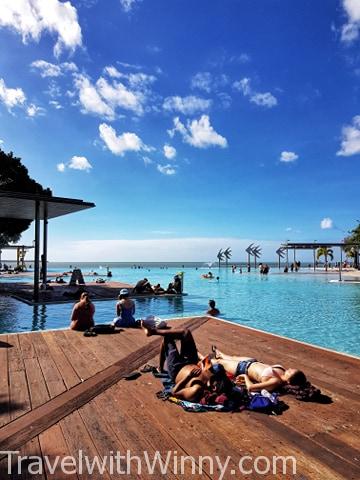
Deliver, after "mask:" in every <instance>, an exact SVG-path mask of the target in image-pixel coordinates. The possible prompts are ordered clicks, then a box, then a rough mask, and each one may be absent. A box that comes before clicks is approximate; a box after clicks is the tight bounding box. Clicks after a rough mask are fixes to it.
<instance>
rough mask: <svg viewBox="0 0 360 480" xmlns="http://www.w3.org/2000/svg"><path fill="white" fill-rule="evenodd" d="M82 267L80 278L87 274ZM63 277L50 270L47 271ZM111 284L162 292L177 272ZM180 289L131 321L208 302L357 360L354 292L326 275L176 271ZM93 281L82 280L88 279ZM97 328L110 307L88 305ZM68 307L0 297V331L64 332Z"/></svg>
mask: <svg viewBox="0 0 360 480" xmlns="http://www.w3.org/2000/svg"><path fill="white" fill-rule="evenodd" d="M96 268H98V267H96V266H93V267H92V268H91V267H90V266H89V267H88V268H84V269H83V271H90V270H92V269H93V270H95V269H96ZM51 270H52V271H53V272H55V271H63V270H61V269H55V268H53V269H50V271H51ZM111 270H112V273H113V278H112V279H113V280H117V281H123V282H129V283H136V281H137V280H139V279H140V278H143V277H144V276H146V277H147V278H149V280H150V281H151V283H158V282H159V283H161V285H163V286H167V284H168V283H169V281H171V279H172V277H173V275H174V274H176V273H177V272H178V271H179V270H181V269H179V268H176V267H169V268H159V267H155V268H153V267H152V268H150V269H147V268H144V269H139V270H138V269H133V268H119V267H115V268H114V267H111ZM183 271H184V272H185V277H184V279H185V280H184V287H185V288H184V290H185V292H187V293H188V294H189V295H187V296H185V297H181V298H161V297H160V298H152V299H145V298H143V299H137V300H136V317H137V318H140V317H144V316H146V315H148V314H150V313H151V314H154V315H158V316H160V317H162V318H174V317H183V316H192V315H199V314H203V313H204V312H205V311H206V308H207V302H208V300H209V299H210V298H213V299H215V300H216V302H217V306H218V307H219V309H220V310H221V312H222V315H221V317H222V318H224V319H227V320H230V321H233V322H235V323H240V324H243V325H248V326H250V327H255V328H259V329H262V330H265V331H268V332H272V333H276V334H279V335H284V336H287V337H290V338H295V339H297V340H301V341H305V342H309V343H313V344H316V345H320V346H323V347H327V348H331V349H334V350H338V351H342V352H347V353H350V354H355V355H360V334H359V332H360V329H359V327H360V285H359V284H344V283H332V282H329V280H330V279H332V278H336V276H332V275H327V276H326V275H321V274H311V273H307V274H301V273H300V274H296V273H294V274H287V275H285V274H278V273H277V272H276V270H275V269H272V272H271V273H270V275H268V276H266V277H262V276H260V275H259V274H258V273H257V272H252V273H251V274H247V273H243V274H239V273H234V274H233V273H232V272H231V269H221V270H218V269H215V268H213V273H214V275H215V276H216V275H219V277H220V278H219V281H216V280H205V279H202V278H201V274H202V273H205V272H206V268H203V269H201V268H200V269H198V270H196V269H195V268H193V267H192V268H184V269H183ZM90 278H91V279H92V278H93V277H87V278H86V280H90ZM95 306H96V315H95V319H96V321H97V322H98V323H104V322H109V321H111V320H112V319H113V317H114V316H115V302H114V301H99V302H95ZM71 309H72V305H70V304H61V305H44V306H37V307H31V306H28V305H26V304H24V303H22V302H18V301H16V300H14V299H11V298H9V297H0V332H2V333H5V332H22V331H30V330H38V329H54V328H63V327H67V326H68V324H69V317H70V313H71Z"/></svg>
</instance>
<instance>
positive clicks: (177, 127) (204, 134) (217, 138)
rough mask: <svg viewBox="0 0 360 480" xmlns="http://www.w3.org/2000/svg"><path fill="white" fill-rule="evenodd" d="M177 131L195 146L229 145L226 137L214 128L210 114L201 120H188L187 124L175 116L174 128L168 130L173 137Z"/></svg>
mask: <svg viewBox="0 0 360 480" xmlns="http://www.w3.org/2000/svg"><path fill="white" fill-rule="evenodd" d="M176 132H178V133H180V134H181V135H182V137H183V141H184V142H186V143H188V144H189V145H192V146H193V147H198V148H208V147H212V146H219V147H222V148H225V147H227V140H226V138H225V137H223V136H221V135H220V134H219V133H217V132H216V131H215V130H214V129H213V127H212V126H211V124H210V119H209V117H208V115H202V116H201V117H200V119H199V120H193V121H192V122H190V120H187V123H186V126H185V125H184V124H183V123H181V121H180V119H179V117H176V118H174V128H173V129H172V130H168V133H169V135H170V136H171V137H173V136H174V135H175V133H176Z"/></svg>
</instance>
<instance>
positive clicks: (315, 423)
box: [0, 317, 360, 480]
mask: <svg viewBox="0 0 360 480" xmlns="http://www.w3.org/2000/svg"><path fill="white" fill-rule="evenodd" d="M173 323H174V324H175V325H186V326H187V327H189V328H191V329H192V331H193V334H194V337H195V340H196V343H197V345H198V347H199V350H200V351H202V352H204V353H207V352H209V351H210V347H211V344H216V345H217V346H218V348H219V349H220V350H223V351H225V352H226V353H229V354H234V355H243V356H253V357H256V358H259V359H261V360H262V361H264V362H268V363H270V364H273V363H278V362H281V363H282V364H284V365H285V366H294V367H297V368H301V369H303V370H304V371H305V373H306V374H307V376H308V377H309V379H310V380H311V382H312V383H313V384H314V385H316V386H318V387H319V388H321V390H322V392H323V393H324V394H325V395H328V396H330V397H331V399H332V403H329V404H318V403H307V402H300V401H297V400H296V399H295V398H294V397H292V396H284V397H282V399H283V400H284V402H285V403H286V404H287V405H288V407H289V408H288V409H287V410H286V411H285V412H284V413H283V414H282V415H280V416H276V417H275V416H267V415H264V414H257V413H254V412H248V411H245V412H241V413H215V412H212V413H205V414H204V413H202V414H196V413H187V412H185V411H183V410H182V409H181V408H180V407H178V406H176V405H174V404H171V403H169V402H162V401H161V400H159V399H157V398H156V395H155V393H156V392H157V391H158V390H160V389H161V384H160V382H159V381H158V380H157V379H155V378H154V377H153V376H152V375H151V374H149V373H148V374H142V375H141V376H140V377H139V378H138V379H136V380H133V381H126V380H125V379H124V376H125V375H126V374H127V373H130V372H132V371H134V370H136V369H138V368H139V367H140V366H141V365H143V364H144V363H146V362H150V363H153V364H156V363H157V351H158V348H159V344H160V339H159V338H155V337H151V338H148V337H146V336H145V335H144V334H143V332H142V331H140V330H124V331H122V332H121V333H119V334H116V335H98V336H97V337H90V338H86V337H84V336H83V335H82V334H81V333H79V332H73V331H69V330H58V331H43V332H32V333H22V334H9V335H0V450H2V451H4V450H18V451H19V452H20V455H23V456H29V455H36V456H39V457H42V458H45V457H47V458H48V459H49V461H50V462H52V461H55V459H56V456H57V455H58V456H59V457H60V459H62V458H64V457H66V456H68V455H72V456H75V458H78V456H79V453H78V452H79V450H81V451H82V455H83V457H85V456H88V457H89V458H90V459H92V458H94V457H95V456H97V457H99V458H100V459H105V458H106V456H107V455H109V454H111V452H114V454H115V453H116V451H120V452H121V454H126V452H127V451H130V452H131V455H132V456H136V455H138V456H139V457H141V458H144V454H143V452H144V451H146V452H148V455H150V456H151V455H153V454H156V452H157V451H159V452H161V453H162V454H164V455H166V454H167V452H170V454H171V455H172V457H171V459H172V460H174V458H175V457H176V458H180V457H181V456H182V455H183V456H186V455H189V456H193V457H195V458H199V456H210V457H212V458H213V462H214V464H213V466H214V469H212V468H210V464H209V463H207V464H206V463H204V469H203V472H202V473H199V471H198V470H197V471H196V474H195V475H192V471H191V464H190V463H189V462H188V463H186V462H185V464H184V465H185V470H184V472H183V473H181V472H180V470H179V469H178V470H177V468H176V466H175V465H174V462H173V461H172V463H170V470H169V471H168V472H167V474H166V475H163V474H162V473H161V470H160V468H159V466H157V467H156V468H155V475H150V473H148V472H147V471H146V469H145V466H146V464H145V461H144V465H143V471H142V473H141V474H138V472H137V464H136V461H135V460H134V461H133V464H132V471H131V472H129V475H124V474H118V475H116V474H115V473H112V472H111V468H110V465H109V464H107V465H106V471H105V472H104V474H103V475H101V476H100V475H99V476H98V477H97V476H96V475H92V476H91V475H89V474H87V473H86V471H84V472H83V473H79V471H77V472H74V473H72V474H71V475H70V474H65V473H64V472H62V471H61V469H60V462H59V463H58V465H57V468H56V469H55V472H53V473H52V472H51V470H50V469H49V466H48V465H47V466H45V469H44V471H43V472H38V473H37V474H36V475H30V474H29V473H26V468H25V467H23V471H22V474H20V475H18V474H16V475H15V474H14V473H13V474H12V475H9V474H8V473H7V466H8V465H7V459H6V458H4V454H2V455H0V458H1V457H3V459H2V460H1V461H0V478H1V479H3V478H36V479H44V480H46V479H56V480H59V479H65V478H66V479H67V478H73V479H83V478H124V477H125V478H157V479H158V478H166V479H167V478H173V479H175V478H182V479H189V478H204V479H206V478H211V479H218V478H219V475H220V469H219V466H218V463H217V461H215V459H216V458H218V459H219V461H220V462H222V463H225V461H226V459H227V458H228V457H229V460H228V461H229V464H228V469H227V473H225V474H224V475H223V478H224V479H227V478H249V479H252V478H254V479H255V478H279V479H289V478H296V479H299V480H300V479H303V480H304V479H314V480H317V479H324V480H325V479H326V480H332V479H334V480H335V479H346V480H350V479H358V478H360V450H359V445H358V444H359V437H360V422H359V418H360V368H359V367H360V359H358V358H356V357H351V356H347V355H342V354H340V353H336V352H333V351H329V350H325V349H321V348H318V347H315V346H312V345H308V344H304V343H301V342H296V341H293V340H290V339H286V338H284V337H279V336H276V335H271V334H268V333H265V332H261V331H259V330H254V329H251V328H247V327H244V326H240V325H236V324H232V323H229V322H225V321H222V320H220V319H215V318H212V317H193V318H186V319H178V320H175V321H174V322H173ZM175 452H176V453H175ZM245 456H249V457H252V460H250V459H245ZM274 456H275V457H281V456H282V457H289V456H293V457H294V458H295V459H296V474H295V473H294V472H293V470H292V468H290V467H291V466H292V464H291V463H289V462H288V463H287V465H288V472H287V474H283V473H281V472H282V471H281V469H280V461H279V463H278V465H279V470H277V472H276V475H274V474H273V472H272V470H271V471H270V470H269V472H268V473H267V474H265V475H264V474H260V473H259V472H258V473H256V471H255V469H254V463H252V462H254V461H255V459H256V457H267V459H268V460H266V459H264V458H260V459H259V460H258V463H257V465H258V469H259V471H264V470H266V468H267V466H269V464H268V462H271V461H272V459H273V457H274ZM230 457H231V458H230ZM241 458H244V459H245V461H244V463H243V466H244V470H250V469H251V468H252V470H253V471H252V472H251V473H248V474H245V472H243V473H242V475H241V474H240V473H239V469H238V462H239V460H240V459H241ZM14 462H15V456H14V457H13V467H15V464H14ZM16 466H17V465H16ZM273 466H274V465H273V463H271V469H272V468H273ZM125 468H126V467H125ZM233 471H235V472H236V474H234V473H232V472H233Z"/></svg>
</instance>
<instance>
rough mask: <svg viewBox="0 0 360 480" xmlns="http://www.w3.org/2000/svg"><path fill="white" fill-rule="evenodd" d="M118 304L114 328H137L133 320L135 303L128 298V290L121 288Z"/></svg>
mask: <svg viewBox="0 0 360 480" xmlns="http://www.w3.org/2000/svg"><path fill="white" fill-rule="evenodd" d="M118 298H119V302H118V303H117V304H116V318H115V320H114V323H113V324H114V325H115V327H122V328H124V327H125V328H126V327H137V322H136V320H135V317H134V314H135V302H134V301H133V300H132V299H131V298H130V297H129V290H128V289H127V288H122V289H121V290H120V294H119V297H118Z"/></svg>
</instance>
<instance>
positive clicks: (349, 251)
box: [344, 223, 360, 268]
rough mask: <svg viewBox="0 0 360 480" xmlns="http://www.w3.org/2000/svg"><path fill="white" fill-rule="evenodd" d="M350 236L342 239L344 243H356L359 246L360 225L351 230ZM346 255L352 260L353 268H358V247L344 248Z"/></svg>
mask: <svg viewBox="0 0 360 480" xmlns="http://www.w3.org/2000/svg"><path fill="white" fill-rule="evenodd" d="M349 233H350V235H349V236H348V237H346V238H344V243H349V244H351V243H356V244H358V245H359V246H360V223H358V225H357V226H356V227H355V228H353V229H352V230H351V231H350V232H349ZM344 250H345V253H346V255H347V256H348V257H349V258H353V259H354V263H355V267H356V268H358V266H359V247H355V246H354V245H349V246H348V247H345V248H344Z"/></svg>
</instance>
